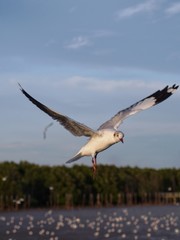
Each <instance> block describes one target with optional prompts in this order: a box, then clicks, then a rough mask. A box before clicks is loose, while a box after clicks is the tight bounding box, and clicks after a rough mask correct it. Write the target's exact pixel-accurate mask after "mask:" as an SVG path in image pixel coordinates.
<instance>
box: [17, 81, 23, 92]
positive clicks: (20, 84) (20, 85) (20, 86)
mask: <svg viewBox="0 0 180 240" xmlns="http://www.w3.org/2000/svg"><path fill="white" fill-rule="evenodd" d="M17 84H18V85H19V88H20V90H21V91H23V88H22V86H21V84H20V83H19V82H18V83H17Z"/></svg>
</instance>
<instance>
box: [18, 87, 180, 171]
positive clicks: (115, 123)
mask: <svg viewBox="0 0 180 240" xmlns="http://www.w3.org/2000/svg"><path fill="white" fill-rule="evenodd" d="M19 86H20V90H21V91H22V93H23V94H24V95H25V96H26V97H27V98H28V99H29V100H30V101H31V102H32V103H33V104H35V105H36V106H37V107H38V108H40V109H41V110H42V111H44V112H45V113H47V114H48V115H49V116H50V117H52V118H53V119H54V120H57V121H58V122H59V123H60V124H61V125H63V126H64V127H65V128H66V129H67V130H68V131H70V132H71V133H72V134H73V135H75V136H86V137H89V141H88V142H87V143H86V144H85V145H84V146H83V147H82V148H81V149H80V150H79V152H78V153H77V154H76V155H75V156H74V157H73V158H71V159H70V160H68V161H67V163H71V162H74V161H76V160H78V159H79V158H81V157H84V156H91V157H92V163H93V171H94V172H95V171H96V157H97V154H98V153H99V152H102V151H104V150H105V149H107V148H109V147H110V146H112V145H113V144H115V143H118V142H120V141H121V142H123V137H124V133H123V132H121V131H118V128H119V125H120V124H121V123H122V122H123V120H124V119H125V118H127V117H129V116H131V115H133V114H135V113H138V112H140V111H142V110H145V109H148V108H150V107H152V106H154V105H157V104H158V103H160V102H163V101H164V100H166V99H167V98H168V97H170V96H171V95H172V94H173V93H174V92H175V91H176V90H177V89H178V87H179V86H177V85H175V84H174V85H173V86H172V87H169V86H166V87H165V88H164V89H162V90H158V91H156V92H155V93H153V94H152V95H150V96H148V97H146V98H144V99H142V100H140V101H138V102H137V103H135V104H133V105H131V106H130V107H128V108H126V109H124V110H121V111H119V112H118V113H117V114H116V115H114V116H113V117H112V118H111V119H110V120H108V121H106V122H105V123H103V124H102V125H101V126H100V127H99V128H98V129H97V130H93V129H91V128H89V127H88V126H86V125H84V124H82V123H79V122H77V121H74V120H73V119H71V118H69V117H67V116H65V115H62V114H60V113H57V112H55V111H53V110H51V109H50V108H48V107H46V106H45V105H43V104H42V103H40V102H39V101H37V100H36V99H34V98H33V97H32V96H30V95H29V94H28V93H27V92H26V91H25V90H24V89H23V88H22V87H21V85H20V84H19Z"/></svg>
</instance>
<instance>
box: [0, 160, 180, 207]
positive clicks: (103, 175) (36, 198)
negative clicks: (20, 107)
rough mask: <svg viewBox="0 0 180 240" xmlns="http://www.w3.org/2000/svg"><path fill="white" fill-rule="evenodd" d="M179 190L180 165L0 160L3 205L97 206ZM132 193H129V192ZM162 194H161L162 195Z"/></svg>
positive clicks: (0, 190)
mask: <svg viewBox="0 0 180 240" xmlns="http://www.w3.org/2000/svg"><path fill="white" fill-rule="evenodd" d="M173 192H180V169H176V168H172V169H159V170H157V169H151V168H143V169H142V168H138V167H128V166H127V167H117V166H114V165H98V170H97V174H96V176H95V177H93V174H92V170H91V168H90V167H88V166H84V165H74V166H73V167H67V166H40V165H37V164H33V163H29V162H27V161H21V162H19V163H15V162H8V161H5V162H2V163H0V208H9V207H10V206H11V207H13V206H21V205H23V206H26V207H47V206H58V207H64V206H67V207H68V206H94V205H95V204H97V205H98V204H99V205H106V204H112V205H117V204H121V203H127V202H128V201H130V200H128V196H129V197H130V198H131V201H132V202H135V203H136V204H139V203H141V202H142V201H143V198H146V201H147V200H148V198H149V200H150V199H151V201H153V199H154V198H155V197H156V194H157V193H173ZM129 194H130V195H129ZM161 197H162V195H159V198H161Z"/></svg>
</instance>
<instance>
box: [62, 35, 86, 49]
mask: <svg viewBox="0 0 180 240" xmlns="http://www.w3.org/2000/svg"><path fill="white" fill-rule="evenodd" d="M89 45H91V42H90V40H89V38H87V37H83V36H78V37H74V38H73V39H72V41H71V42H70V43H69V44H66V45H65V48H68V49H79V48H82V47H85V46H89Z"/></svg>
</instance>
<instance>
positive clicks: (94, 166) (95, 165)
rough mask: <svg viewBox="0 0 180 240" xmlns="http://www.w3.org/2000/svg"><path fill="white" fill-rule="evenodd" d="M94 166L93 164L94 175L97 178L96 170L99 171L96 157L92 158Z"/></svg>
mask: <svg viewBox="0 0 180 240" xmlns="http://www.w3.org/2000/svg"><path fill="white" fill-rule="evenodd" d="M92 164H93V166H92V170H93V175H94V176H95V174H96V169H97V164H96V156H94V157H93V158H92Z"/></svg>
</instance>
